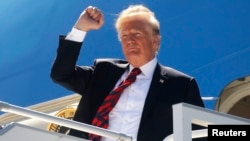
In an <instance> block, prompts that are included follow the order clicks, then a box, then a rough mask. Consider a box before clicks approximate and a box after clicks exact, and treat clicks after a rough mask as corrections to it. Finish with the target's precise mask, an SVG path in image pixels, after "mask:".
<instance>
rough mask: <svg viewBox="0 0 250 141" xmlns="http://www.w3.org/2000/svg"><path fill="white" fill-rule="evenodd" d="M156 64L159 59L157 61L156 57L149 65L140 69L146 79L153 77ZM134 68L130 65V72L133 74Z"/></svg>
mask: <svg viewBox="0 0 250 141" xmlns="http://www.w3.org/2000/svg"><path fill="white" fill-rule="evenodd" d="M156 64H157V59H156V57H154V58H153V59H152V60H151V61H149V62H148V63H147V64H145V65H143V66H141V67H140V69H141V71H142V73H141V74H142V75H143V76H144V77H146V78H151V77H152V76H153V73H154V70H155V67H156ZM133 68H134V67H133V66H132V65H129V72H131V71H132V69H133Z"/></svg>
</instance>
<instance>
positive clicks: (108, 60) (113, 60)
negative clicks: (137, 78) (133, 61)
mask: <svg viewBox="0 0 250 141" xmlns="http://www.w3.org/2000/svg"><path fill="white" fill-rule="evenodd" d="M127 64H128V62H127V61H126V60H122V59H116V58H98V59H95V61H94V65H95V66H96V65H115V66H117V65H127Z"/></svg>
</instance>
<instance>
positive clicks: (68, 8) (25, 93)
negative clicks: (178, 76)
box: [0, 0, 250, 109]
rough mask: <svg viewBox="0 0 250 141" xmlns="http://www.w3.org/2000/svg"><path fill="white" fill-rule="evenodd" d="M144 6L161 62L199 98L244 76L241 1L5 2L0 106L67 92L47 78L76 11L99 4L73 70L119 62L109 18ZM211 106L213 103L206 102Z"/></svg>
mask: <svg viewBox="0 0 250 141" xmlns="http://www.w3.org/2000/svg"><path fill="white" fill-rule="evenodd" d="M130 4H144V5H145V6H148V7H149V8H150V9H151V10H153V11H154V12H155V14H156V17H157V18H158V20H159V21H160V26H161V34H162V42H161V49H160V52H159V55H158V60H159V62H160V63H162V64H163V65H166V66H170V67H173V68H176V69H178V70H180V71H183V72H185V73H187V74H189V75H192V76H194V77H195V78H196V79H197V82H198V84H199V86H200V91H201V95H202V96H203V97H210V96H212V97H217V96H218V95H219V94H220V92H221V91H222V90H223V88H224V87H225V86H226V85H227V84H228V83H230V82H231V81H233V80H235V79H237V78H240V77H242V76H246V75H250V61H249V60H250V40H249V39H250V28H249V25H250V20H249V19H250V18H249V17H250V9H249V7H250V1H248V0H188V1H187V0H175V1H173V0H164V1H163V0H155V1H152V0H144V1H142V0H140V1H137V0H133V1H132V0H126V1H115V0H113V1H112V0H106V1H103V0H85V1H84V0H74V1H69V0H67V1H66V0H65V1H61V0H43V1H34V0H22V1H16V0H8V1H7V0H6V1H3V0H2V1H0V21H1V24H0V25H1V26H0V28H1V31H0V38H1V42H0V70H1V73H0V90H1V94H0V101H5V102H8V103H11V104H15V105H19V106H29V105H33V104H36V103H39V102H44V101H47V100H50V99H54V98H59V97H61V96H66V95H69V94H72V93H73V92H71V91H68V90H66V89H64V88H62V87H61V86H58V85H56V84H55V83H53V82H52V81H51V79H50V77H49V73H50V68H51V64H52V62H53V59H54V57H55V55H56V49H57V45H58V36H59V35H65V34H67V33H68V32H69V31H70V30H71V28H72V26H73V24H74V23H75V21H76V19H77V18H78V16H79V14H80V13H81V12H82V10H83V9H84V8H85V7H87V6H89V5H93V6H97V7H99V8H100V9H101V10H102V11H103V13H104V16H105V24H104V26H103V27H102V28H101V29H100V30H95V31H91V32H89V33H88V34H87V37H86V39H85V41H84V45H83V48H82V51H81V54H80V57H79V61H78V64H79V65H92V63H93V60H94V59H95V58H103V57H109V58H123V55H122V51H121V47H120V43H119V42H118V40H117V36H116V31H115V29H114V25H113V24H114V20H115V18H116V15H117V14H118V13H119V12H120V11H121V10H122V9H124V8H126V7H127V6H128V5H130ZM205 104H206V107H207V108H212V109H213V108H214V106H215V105H214V104H215V101H214V100H212V101H205Z"/></svg>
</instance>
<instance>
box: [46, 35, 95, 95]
mask: <svg viewBox="0 0 250 141" xmlns="http://www.w3.org/2000/svg"><path fill="white" fill-rule="evenodd" d="M81 46H82V43H79V42H73V41H69V40H65V39H64V37H63V36H60V39H59V47H58V49H57V55H56V58H55V60H54V62H53V64H52V68H51V72H50V77H51V79H52V80H53V81H54V82H55V83H57V84H59V85H62V86H63V87H65V88H66V89H68V90H72V91H74V92H77V93H79V94H83V92H84V89H85V86H86V84H87V82H88V80H89V79H90V77H91V74H92V72H93V68H92V67H80V66H76V62H77V59H78V56H79V54H80V50H81Z"/></svg>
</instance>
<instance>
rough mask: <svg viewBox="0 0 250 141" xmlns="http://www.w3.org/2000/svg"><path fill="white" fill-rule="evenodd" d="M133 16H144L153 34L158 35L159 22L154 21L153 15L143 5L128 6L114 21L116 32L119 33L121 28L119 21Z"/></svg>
mask: <svg viewBox="0 0 250 141" xmlns="http://www.w3.org/2000/svg"><path fill="white" fill-rule="evenodd" d="M134 15H145V16H147V17H148V20H149V23H150V24H151V26H152V30H153V32H154V33H155V34H158V35H159V34H160V24H159V21H158V20H157V19H156V17H155V14H154V13H153V12H152V11H151V10H150V9H148V8H147V7H145V6H143V5H130V6H129V7H128V8H127V9H124V10H123V11H122V12H121V13H120V14H119V15H118V18H117V19H116V22H115V27H116V30H117V31H118V32H119V30H120V27H121V21H122V19H123V18H126V17H129V16H134Z"/></svg>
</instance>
